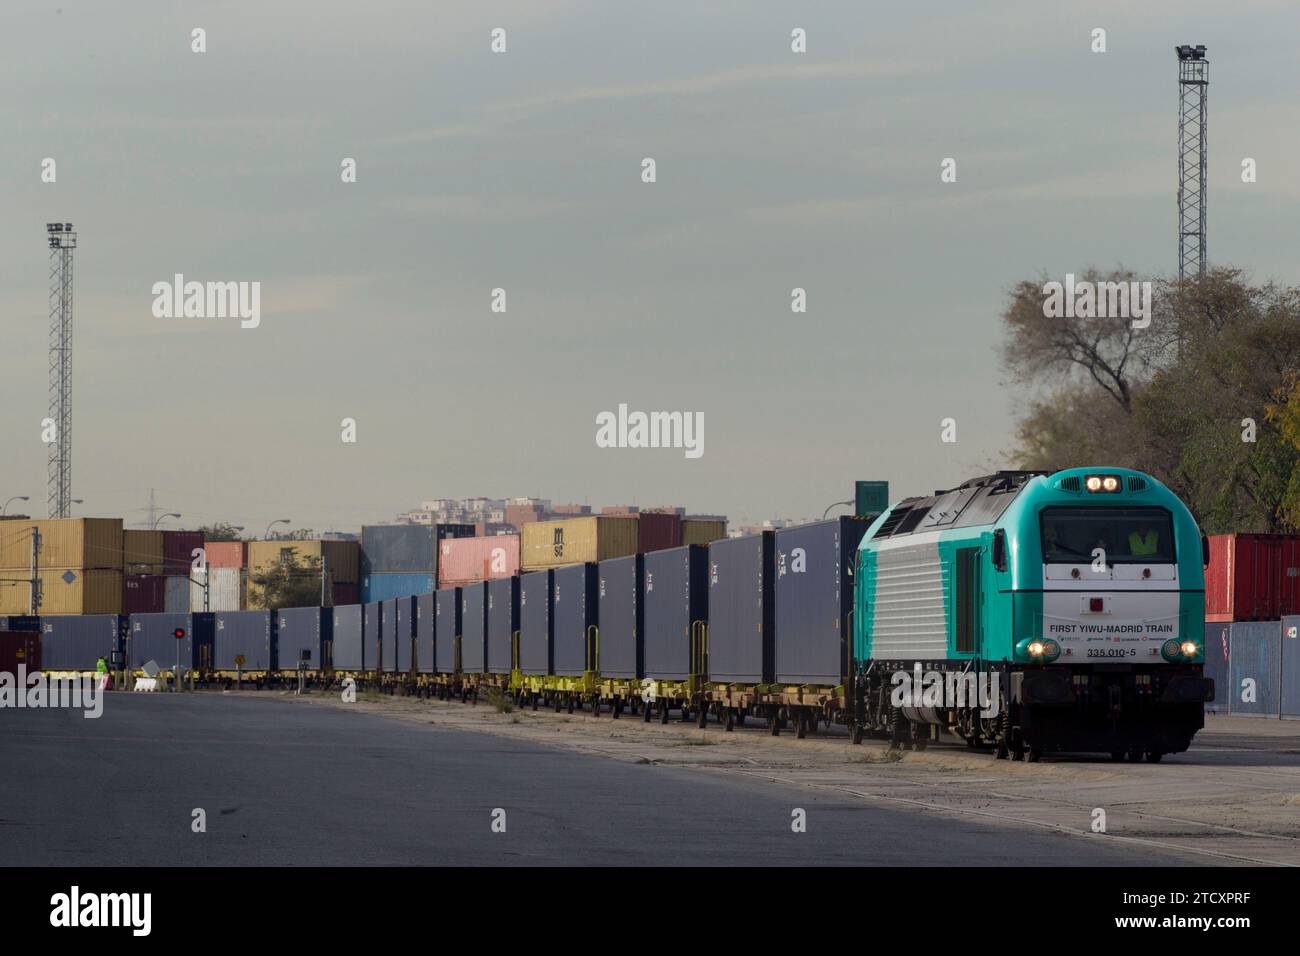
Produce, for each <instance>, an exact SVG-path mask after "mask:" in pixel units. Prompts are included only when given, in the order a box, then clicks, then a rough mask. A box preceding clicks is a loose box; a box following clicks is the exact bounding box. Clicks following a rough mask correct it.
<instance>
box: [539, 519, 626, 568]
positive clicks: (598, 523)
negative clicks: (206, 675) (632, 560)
mask: <svg viewBox="0 0 1300 956" xmlns="http://www.w3.org/2000/svg"><path fill="white" fill-rule="evenodd" d="M636 549H637V520H636V518H611V517H606V516H603V515H602V516H592V517H585V518H562V519H560V520H558V521H530V522H528V523H527V524H525V525H524V526H523V528H521V529H520V543H519V566H520V567H521V568H523V569H524V570H525V571H532V570H536V569H537V568H557V567H559V566H560V565H562V564H579V563H581V562H583V561H604V560H605V559H606V558H622V557H625V556H627V555H629V554H636Z"/></svg>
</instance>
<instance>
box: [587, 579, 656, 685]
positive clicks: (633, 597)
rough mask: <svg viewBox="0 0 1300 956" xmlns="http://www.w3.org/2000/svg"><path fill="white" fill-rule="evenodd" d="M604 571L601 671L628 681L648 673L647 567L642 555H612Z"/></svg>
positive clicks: (601, 588)
mask: <svg viewBox="0 0 1300 956" xmlns="http://www.w3.org/2000/svg"><path fill="white" fill-rule="evenodd" d="M598 568H599V574H600V596H599V603H600V611H599V615H598V616H599V618H600V673H601V676H603V677H615V678H620V679H624V680H628V679H633V678H640V677H643V676H644V675H645V669H644V667H643V663H642V657H641V655H642V640H641V636H642V633H643V628H642V620H641V613H642V610H643V609H644V606H645V602H644V598H643V594H642V584H643V581H644V569H643V567H642V557H641V555H639V554H633V555H628V556H627V557H626V558H608V559H606V560H604V561H601V562H600V564H599V565H598Z"/></svg>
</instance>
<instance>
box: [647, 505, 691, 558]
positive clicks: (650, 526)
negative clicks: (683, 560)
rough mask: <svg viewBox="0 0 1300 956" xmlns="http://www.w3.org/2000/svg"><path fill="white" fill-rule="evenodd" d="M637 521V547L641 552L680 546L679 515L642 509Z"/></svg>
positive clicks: (680, 526)
mask: <svg viewBox="0 0 1300 956" xmlns="http://www.w3.org/2000/svg"><path fill="white" fill-rule="evenodd" d="M637 523H638V530H637V542H638V544H637V548H638V550H639V551H640V552H641V553H642V554H649V553H650V552H651V551H663V550H666V549H667V548H680V547H681V546H682V517H681V515H674V514H663V513H660V512H654V511H642V512H641V513H640V514H639V515H638V516H637Z"/></svg>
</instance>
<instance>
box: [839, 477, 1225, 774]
mask: <svg viewBox="0 0 1300 956" xmlns="http://www.w3.org/2000/svg"><path fill="white" fill-rule="evenodd" d="M1206 564H1208V553H1207V547H1206V541H1205V539H1204V538H1203V537H1202V535H1201V533H1200V531H1199V529H1198V528H1197V526H1196V522H1195V520H1194V519H1193V518H1192V515H1191V513H1190V512H1189V511H1188V510H1187V507H1186V506H1185V505H1184V504H1183V503H1182V501H1180V500H1179V499H1178V497H1177V496H1176V495H1174V494H1173V493H1172V492H1171V491H1170V490H1169V489H1168V488H1166V487H1165V486H1164V485H1162V484H1161V483H1160V482H1158V481H1156V480H1155V479H1154V478H1152V477H1150V476H1149V475H1145V474H1142V473H1140V472H1137V471H1132V470H1129V469H1125V468H1072V469H1068V470H1065V471H1059V472H1055V473H1051V474H1049V473H1046V472H1026V471H1002V472H998V473H997V474H995V475H990V476H987V477H984V478H977V479H973V480H971V481H967V482H965V483H963V484H962V485H960V486H958V487H956V488H953V489H951V490H949V491H942V492H937V493H936V494H934V495H933V496H929V497H923V498H909V499H905V500H903V501H900V502H899V503H898V504H896V505H894V506H893V507H891V508H890V509H889V510H888V511H887V512H885V513H884V514H883V515H881V516H880V517H879V518H877V519H876V520H875V521H874V522H873V523H872V525H871V526H870V527H869V528H868V529H867V531H866V533H865V535H864V537H863V539H862V541H861V543H860V545H859V547H858V551H857V556H856V562H855V569H854V570H855V581H854V589H855V600H854V606H853V622H852V623H853V627H852V633H853V653H852V668H851V670H852V673H851V675H850V688H851V693H852V694H853V697H854V702H853V707H852V714H853V717H852V731H853V733H854V735H855V738H858V739H860V737H861V735H862V734H863V733H864V732H880V733H885V734H888V735H890V736H892V737H893V738H894V739H895V740H897V741H899V742H900V743H906V742H908V741H911V742H913V743H914V745H916V746H924V744H925V742H926V741H927V740H929V739H932V738H933V739H937V737H938V736H939V730H940V729H946V730H948V731H950V732H951V733H954V734H956V735H958V736H960V737H963V738H965V740H966V741H967V743H968V744H969V745H970V746H972V747H976V748H988V749H992V750H995V751H996V753H997V755H998V757H1000V758H1002V757H1008V756H1010V757H1012V758H1014V759H1029V760H1037V759H1038V757H1039V756H1040V755H1041V754H1042V753H1044V752H1049V751H1070V752H1098V753H1109V754H1110V755H1111V757H1112V758H1113V759H1115V760H1122V759H1124V758H1125V757H1126V756H1127V758H1128V759H1130V760H1140V759H1141V758H1142V757H1143V756H1144V755H1145V757H1146V758H1147V759H1148V760H1150V761H1153V762H1154V761H1157V760H1159V759H1160V758H1161V757H1162V756H1164V755H1165V754H1167V753H1180V752H1182V751H1184V750H1186V749H1187V747H1188V746H1189V744H1190V742H1191V739H1192V737H1193V735H1194V734H1195V733H1196V731H1197V730H1199V729H1200V728H1201V727H1202V726H1204V703H1205V702H1206V701H1208V700H1213V699H1214V684H1213V681H1212V680H1209V679H1207V678H1206V677H1205V676H1204V674H1203V662H1204V657H1203V654H1202V651H1203V646H1202V645H1203V641H1204V633H1205V628H1204V619H1205V579H1204V569H1205V566H1206Z"/></svg>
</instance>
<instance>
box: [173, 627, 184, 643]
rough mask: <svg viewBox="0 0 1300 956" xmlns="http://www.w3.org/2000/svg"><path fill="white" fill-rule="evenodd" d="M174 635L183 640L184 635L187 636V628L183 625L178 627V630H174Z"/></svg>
mask: <svg viewBox="0 0 1300 956" xmlns="http://www.w3.org/2000/svg"><path fill="white" fill-rule="evenodd" d="M172 637H174V638H176V640H178V641H179V640H181V639H182V638H183V637H185V628H183V627H178V628H176V630H174V631H172Z"/></svg>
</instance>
